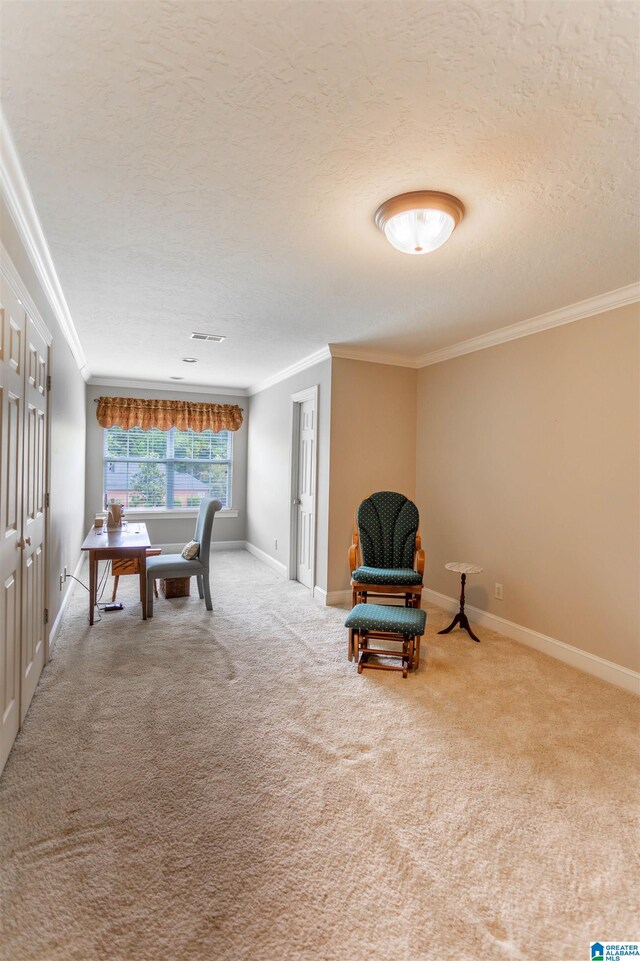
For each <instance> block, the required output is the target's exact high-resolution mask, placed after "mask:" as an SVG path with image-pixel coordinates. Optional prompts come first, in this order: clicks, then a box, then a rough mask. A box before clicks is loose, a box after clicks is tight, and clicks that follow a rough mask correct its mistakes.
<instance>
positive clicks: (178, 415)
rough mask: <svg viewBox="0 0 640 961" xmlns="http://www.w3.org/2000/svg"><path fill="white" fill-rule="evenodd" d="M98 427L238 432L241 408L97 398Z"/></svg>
mask: <svg viewBox="0 0 640 961" xmlns="http://www.w3.org/2000/svg"><path fill="white" fill-rule="evenodd" d="M96 416H97V418H98V423H99V424H100V426H101V427H122V428H123V429H124V430H129V429H130V428H131V427H141V428H142V429H143V430H150V429H151V428H152V427H157V428H158V429H159V430H170V428H171V427H177V428H178V430H195V431H203V430H212V431H215V432H216V433H217V432H218V431H221V430H238V429H239V428H240V427H241V426H242V408H240V407H237V406H236V405H232V404H200V403H192V402H191V401H188V400H141V399H140V398H139V397H100V398H98V410H97V412H96Z"/></svg>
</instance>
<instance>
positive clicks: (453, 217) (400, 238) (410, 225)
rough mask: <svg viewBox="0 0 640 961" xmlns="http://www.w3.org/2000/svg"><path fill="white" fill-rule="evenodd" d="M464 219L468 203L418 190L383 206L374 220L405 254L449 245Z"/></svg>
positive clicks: (446, 195)
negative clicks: (465, 206)
mask: <svg viewBox="0 0 640 961" xmlns="http://www.w3.org/2000/svg"><path fill="white" fill-rule="evenodd" d="M463 217H464V204H463V203H462V201H461V200H458V198H457V197H453V196H452V195H451V194H443V193H440V192H439V191H438V190H414V191H413V192H412V193H408V194H399V195H398V196H397V197H392V198H391V199H390V200H385V202H384V203H383V204H380V206H379V207H378V209H377V210H376V212H375V216H374V220H375V222H376V226H377V227H379V228H380V230H381V231H382V232H383V234H384V235H385V237H386V238H387V240H388V241H389V243H390V244H392V245H393V246H394V247H395V248H396V250H401V251H402V253H404V254H428V253H430V252H431V251H432V250H437V248H438V247H441V246H442V244H444V243H446V241H447V240H448V239H449V237H450V236H451V234H452V233H453V231H454V230H455V228H456V227H457V226H458V224H459V223H460V221H461V220H462V218H463Z"/></svg>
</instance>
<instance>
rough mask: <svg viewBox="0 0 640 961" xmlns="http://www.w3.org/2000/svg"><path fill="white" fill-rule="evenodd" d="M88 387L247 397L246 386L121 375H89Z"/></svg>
mask: <svg viewBox="0 0 640 961" xmlns="http://www.w3.org/2000/svg"><path fill="white" fill-rule="evenodd" d="M87 386H88V387H118V388H124V389H125V390H127V389H128V388H130V387H132V388H134V389H135V390H170V391H173V392H175V393H178V394H216V395H220V396H224V397H246V396H247V390H246V388H244V387H212V386H210V385H209V384H179V383H175V384H174V383H169V382H168V381H167V382H165V381H155V380H126V379H124V378H120V377H89V379H88V381H87Z"/></svg>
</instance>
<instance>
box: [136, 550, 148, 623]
mask: <svg viewBox="0 0 640 961" xmlns="http://www.w3.org/2000/svg"><path fill="white" fill-rule="evenodd" d="M138 568H139V570H140V603H141V604H142V620H143V621H146V619H147V551H146V548H145V550H143V551H140V556H139V558H138Z"/></svg>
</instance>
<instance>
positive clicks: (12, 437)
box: [0, 261, 51, 771]
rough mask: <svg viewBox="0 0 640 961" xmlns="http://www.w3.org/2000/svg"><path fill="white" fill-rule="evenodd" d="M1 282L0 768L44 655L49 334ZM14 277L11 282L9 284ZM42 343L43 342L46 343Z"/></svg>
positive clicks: (4, 281)
mask: <svg viewBox="0 0 640 961" xmlns="http://www.w3.org/2000/svg"><path fill="white" fill-rule="evenodd" d="M2 271H3V274H4V276H1V277H0V771H1V770H2V767H3V766H4V763H5V761H6V760H7V757H8V756H9V752H10V751H11V746H12V744H13V742H14V740H15V736H16V734H17V733H18V730H19V728H20V725H21V724H22V721H23V720H24V717H25V714H26V713H27V710H28V708H29V703H30V701H31V698H32V697H33V692H34V691H35V689H36V685H37V683H38V678H39V677H40V674H41V672H42V668H43V667H44V660H45V652H46V630H47V628H46V622H45V604H46V580H47V578H46V563H45V557H46V554H45V547H46V532H47V527H46V516H47V512H46V507H47V503H46V491H47V476H48V475H47V452H48V443H47V402H48V367H49V346H48V345H49V343H50V342H51V340H50V336H49V334H48V331H47V330H46V327H45V326H44V324H43V323H42V321H41V319H40V318H38V320H37V321H36V319H35V316H36V314H35V311H34V318H32V317H30V316H29V314H28V312H27V310H26V309H25V306H24V304H25V303H26V302H27V301H28V296H27V295H26V294H22V299H19V298H18V295H17V294H16V293H15V289H14V287H15V288H16V289H18V288H19V286H20V284H19V283H18V282H17V281H16V276H15V271H14V270H9V268H8V266H7V264H5V263H4V261H3V263H2ZM11 277H13V280H12V282H11V283H9V279H10V278H11ZM47 338H48V339H47Z"/></svg>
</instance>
